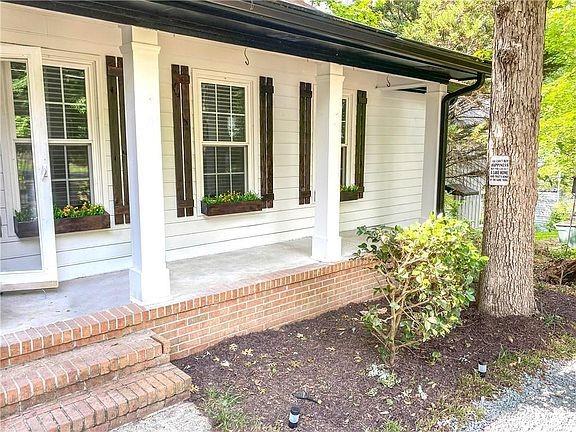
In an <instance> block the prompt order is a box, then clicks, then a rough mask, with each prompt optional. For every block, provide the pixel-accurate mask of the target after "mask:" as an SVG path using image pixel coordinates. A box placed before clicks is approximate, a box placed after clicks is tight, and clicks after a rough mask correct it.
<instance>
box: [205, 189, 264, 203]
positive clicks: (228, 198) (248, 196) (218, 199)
mask: <svg viewBox="0 0 576 432" xmlns="http://www.w3.org/2000/svg"><path fill="white" fill-rule="evenodd" d="M260 199H261V198H260V196H258V195H257V194H256V193H254V192H250V191H248V192H245V193H239V192H226V193H223V194H220V195H217V196H205V197H204V198H202V202H204V203H205V204H207V205H215V204H225V203H235V202H246V201H258V200H260Z"/></svg>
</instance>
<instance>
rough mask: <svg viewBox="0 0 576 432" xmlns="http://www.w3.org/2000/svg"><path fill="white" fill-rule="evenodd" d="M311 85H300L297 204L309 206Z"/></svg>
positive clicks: (302, 83)
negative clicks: (298, 190) (298, 189)
mask: <svg viewBox="0 0 576 432" xmlns="http://www.w3.org/2000/svg"><path fill="white" fill-rule="evenodd" d="M311 134H312V84H310V83H306V82H301V83H300V178H299V188H300V193H299V202H300V204H310V196H311V192H310V162H311V153H312V137H311Z"/></svg>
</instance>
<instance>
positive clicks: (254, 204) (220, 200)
mask: <svg viewBox="0 0 576 432" xmlns="http://www.w3.org/2000/svg"><path fill="white" fill-rule="evenodd" d="M201 204H202V213H203V214H204V215H206V216H217V215H223V214H232V213H246V212H251V211H260V210H262V207H263V203H262V198H261V197H260V196H259V195H257V194H256V193H254V192H250V191H249V192H245V193H239V192H226V193H222V194H220V195H216V196H205V197H204V198H202V203H201Z"/></svg>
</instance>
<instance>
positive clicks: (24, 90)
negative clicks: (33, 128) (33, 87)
mask: <svg viewBox="0 0 576 432" xmlns="http://www.w3.org/2000/svg"><path fill="white" fill-rule="evenodd" d="M10 70H11V76H12V99H13V101H14V122H15V128H16V138H30V136H31V135H30V103H29V101H28V74H27V72H26V64H25V63H16V62H11V63H10Z"/></svg>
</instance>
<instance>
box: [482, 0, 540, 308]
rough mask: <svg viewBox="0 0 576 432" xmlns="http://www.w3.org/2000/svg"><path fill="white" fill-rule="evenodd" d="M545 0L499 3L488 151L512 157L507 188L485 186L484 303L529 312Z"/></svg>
mask: <svg viewBox="0 0 576 432" xmlns="http://www.w3.org/2000/svg"><path fill="white" fill-rule="evenodd" d="M545 18H546V1H545V0H497V1H496V6H495V8H494V21H495V22H494V44H493V48H494V52H493V60H492V66H493V70H492V106H491V116H490V118H491V124H490V140H489V144H488V155H489V156H492V155H508V156H510V181H509V185H508V186H490V185H488V186H487V191H486V205H485V215H484V241H483V251H484V254H486V255H487V256H488V257H489V259H490V260H489V262H488V265H487V267H486V269H485V271H484V273H483V275H482V278H481V281H480V290H479V307H480V310H481V311H482V312H485V313H487V314H490V315H494V316H507V315H530V314H532V313H534V312H535V309H536V305H535V300H534V276H533V265H534V211H535V207H536V199H537V190H536V174H537V158H538V138H537V137H538V122H539V115H540V95H541V87H542V67H543V47H544V23H545Z"/></svg>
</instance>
